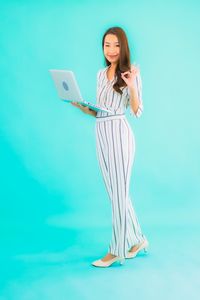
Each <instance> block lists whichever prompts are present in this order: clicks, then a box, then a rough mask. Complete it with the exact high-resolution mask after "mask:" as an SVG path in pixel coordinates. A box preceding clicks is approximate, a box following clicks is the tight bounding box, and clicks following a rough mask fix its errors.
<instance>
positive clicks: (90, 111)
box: [71, 102, 97, 117]
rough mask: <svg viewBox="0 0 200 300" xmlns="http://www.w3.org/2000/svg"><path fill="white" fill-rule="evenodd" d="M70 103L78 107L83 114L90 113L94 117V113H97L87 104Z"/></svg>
mask: <svg viewBox="0 0 200 300" xmlns="http://www.w3.org/2000/svg"><path fill="white" fill-rule="evenodd" d="M71 104H72V105H73V106H76V107H78V108H79V109H80V110H81V111H82V112H84V113H85V114H88V115H91V116H93V117H96V115H97V112H96V111H94V110H92V109H90V108H89V107H88V106H83V105H81V104H78V103H77V102H71Z"/></svg>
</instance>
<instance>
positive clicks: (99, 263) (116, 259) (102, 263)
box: [92, 256, 125, 268]
mask: <svg viewBox="0 0 200 300" xmlns="http://www.w3.org/2000/svg"><path fill="white" fill-rule="evenodd" d="M115 262H119V263H120V265H123V264H124V263H125V258H122V257H119V256H116V257H114V258H112V259H110V260H108V261H103V260H101V259H98V260H95V261H93V262H92V265H93V266H95V267H103V268H106V267H109V266H111V265H112V264H114V263H115Z"/></svg>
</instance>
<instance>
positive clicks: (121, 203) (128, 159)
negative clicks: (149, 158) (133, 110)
mask: <svg viewBox="0 0 200 300" xmlns="http://www.w3.org/2000/svg"><path fill="white" fill-rule="evenodd" d="M115 117H116V116H115ZM100 119H101V118H99V120H98V121H97V122H96V127H95V130H96V150H97V157H98V161H99V165H100V169H101V172H102V175H103V179H104V183H105V186H106V189H107V192H108V195H109V198H110V200H111V208H112V238H111V242H110V244H109V248H108V250H109V253H111V254H113V255H117V256H120V257H123V258H124V257H126V254H127V252H128V250H129V249H130V248H131V247H132V246H134V245H137V244H139V243H141V242H142V241H144V240H145V236H144V235H143V234H142V231H141V227H140V225H139V222H138V219H137V216H136V214H135V211H134V208H133V205H132V201H131V198H130V195H129V187H130V178H131V170H132V165H133V161H134V155H135V138H134V135H133V132H132V130H131V127H130V125H129V123H128V121H127V120H126V118H125V117H121V118H119V117H116V118H112V117H106V118H104V119H101V120H100Z"/></svg>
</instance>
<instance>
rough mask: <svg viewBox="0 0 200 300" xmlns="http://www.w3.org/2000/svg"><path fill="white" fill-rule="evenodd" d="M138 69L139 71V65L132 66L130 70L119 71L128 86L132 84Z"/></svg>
mask: <svg viewBox="0 0 200 300" xmlns="http://www.w3.org/2000/svg"><path fill="white" fill-rule="evenodd" d="M139 71H140V70H139V67H136V66H132V67H131V71H127V72H124V73H121V77H122V79H123V80H124V81H125V83H126V84H127V86H128V87H131V86H133V82H134V79H135V77H136V75H137V74H138V73H139ZM125 75H126V76H125Z"/></svg>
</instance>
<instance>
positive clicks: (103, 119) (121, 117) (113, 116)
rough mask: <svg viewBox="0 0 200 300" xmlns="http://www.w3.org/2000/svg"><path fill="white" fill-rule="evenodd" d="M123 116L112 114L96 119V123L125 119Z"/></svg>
mask: <svg viewBox="0 0 200 300" xmlns="http://www.w3.org/2000/svg"><path fill="white" fill-rule="evenodd" d="M125 118H126V116H125V114H114V115H109V116H102V117H96V122H105V121H108V120H115V119H125Z"/></svg>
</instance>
